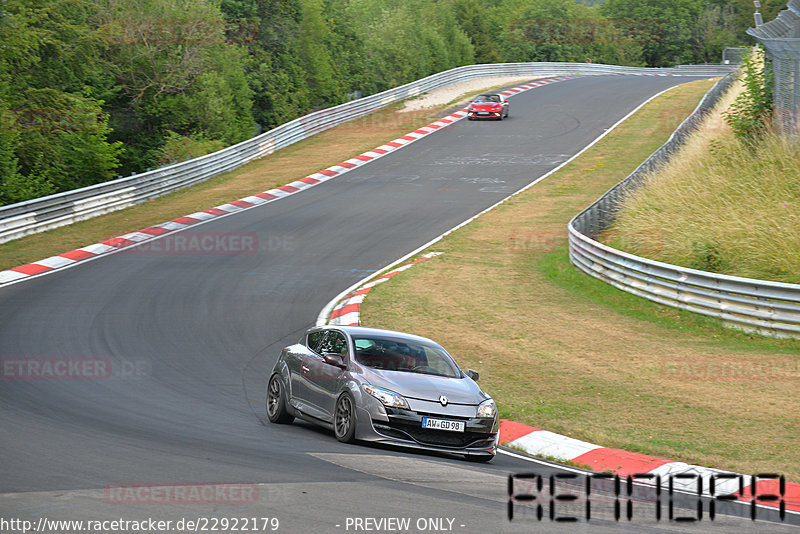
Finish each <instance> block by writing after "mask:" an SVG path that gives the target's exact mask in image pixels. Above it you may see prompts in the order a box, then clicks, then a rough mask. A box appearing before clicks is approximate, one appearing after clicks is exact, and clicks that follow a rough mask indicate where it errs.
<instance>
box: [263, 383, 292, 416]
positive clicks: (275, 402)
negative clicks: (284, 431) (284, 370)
mask: <svg viewBox="0 0 800 534" xmlns="http://www.w3.org/2000/svg"><path fill="white" fill-rule="evenodd" d="M267 417H268V418H269V420H270V422H272V423H282V424H287V423H291V422H292V421H294V416H293V415H292V414H290V413H289V411H288V410H287V409H286V393H285V391H284V388H283V382H281V378H280V376H279V375H277V374H275V375H272V378H270V379H269V385H267Z"/></svg>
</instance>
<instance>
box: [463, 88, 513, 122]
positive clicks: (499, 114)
mask: <svg viewBox="0 0 800 534" xmlns="http://www.w3.org/2000/svg"><path fill="white" fill-rule="evenodd" d="M504 117H508V100H506V99H505V98H503V95H498V94H486V95H478V96H476V97H475V99H474V100H471V101H470V103H469V106H467V118H468V119H469V120H474V119H497V120H499V121H501V120H503V118H504Z"/></svg>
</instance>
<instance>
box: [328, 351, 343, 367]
mask: <svg viewBox="0 0 800 534" xmlns="http://www.w3.org/2000/svg"><path fill="white" fill-rule="evenodd" d="M322 359H323V360H325V363H327V364H328V365H333V366H334V367H338V368H339V369H347V366H346V365H345V364H344V360H342V355H341V354H339V353H337V352H324V353H323V354H322Z"/></svg>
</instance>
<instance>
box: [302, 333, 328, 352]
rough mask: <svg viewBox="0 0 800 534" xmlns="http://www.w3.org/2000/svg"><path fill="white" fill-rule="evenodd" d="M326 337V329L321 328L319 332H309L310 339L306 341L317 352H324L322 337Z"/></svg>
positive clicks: (307, 345)
mask: <svg viewBox="0 0 800 534" xmlns="http://www.w3.org/2000/svg"><path fill="white" fill-rule="evenodd" d="M324 337H325V330H319V331H317V332H312V333H310V334H308V340H307V341H306V347H308V348H309V349H311V350H313V351H314V352H316V353H319V354H322V350H321V349H320V344H321V343H322V339H323V338H324Z"/></svg>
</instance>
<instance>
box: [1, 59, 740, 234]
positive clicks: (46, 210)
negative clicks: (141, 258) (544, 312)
mask: <svg viewBox="0 0 800 534" xmlns="http://www.w3.org/2000/svg"><path fill="white" fill-rule="evenodd" d="M730 71H731V66H729V65H686V66H679V67H674V68H668V69H649V68H637V67H618V66H613V65H600V64H586V63H500V64H488V65H469V66H465V67H458V68H455V69H451V70H448V71H445V72H440V73H438V74H434V75H431V76H428V77H427V78H423V79H421V80H417V81H415V82H411V83H408V84H406V85H402V86H400V87H396V88H394V89H390V90H388V91H384V92H382V93H378V94H375V95H371V96H367V97H364V98H360V99H358V100H353V101H350V102H347V103H345V104H341V105H339V106H335V107H332V108H328V109H324V110H320V111H315V112H313V113H310V114H308V115H305V116H303V117H300V118H298V119H295V120H293V121H290V122H287V123H286V124H283V125H281V126H278V127H277V128H275V129H273V130H270V131H268V132H265V133H263V134H261V135H258V136H256V137H254V138H252V139H248V140H247V141H243V142H241V143H239V144H236V145H233V146H230V147H228V148H225V149H223V150H220V151H218V152H214V153H212V154H208V155H206V156H202V157H198V158H194V159H192V160H188V161H185V162H182V163H176V164H174V165H170V166H168V167H163V168H160V169H156V170H154V171H149V172H146V173H142V174H138V175H133V176H129V177H127V178H120V179H117V180H112V181H109V182H104V183H101V184H96V185H92V186H89V187H84V188H81V189H76V190H73V191H67V192H64V193H59V194H55V195H50V196H46V197H42V198H38V199H34V200H29V201H27V202H20V203H18V204H11V205H8V206H2V207H0V243H4V242H6V241H10V240H12V239H16V238H18V237H22V236H25V235H28V234H32V233H36V232H42V231H44V230H49V229H51V228H57V227H59V226H64V225H67V224H70V223H72V222H75V221H80V220H84V219H89V218H92V217H95V216H97V215H102V214H103V213H108V212H111V211H115V210H119V209H123V208H126V207H128V206H131V205H134V204H137V203H140V202H144V201H146V200H149V199H151V198H155V197H158V196H161V195H164V194H166V193H169V192H171V191H175V190H177V189H181V188H184V187H187V186H190V185H193V184H196V183H198V182H202V181H204V180H207V179H209V178H211V177H213V176H216V175H218V174H220V173H223V172H227V171H230V170H233V169H235V168H237V167H239V166H241V165H243V164H245V163H248V162H250V161H252V160H254V159H258V158H261V157H264V156H266V155H269V154H271V153H273V152H274V151H275V150H279V149H281V148H284V147H286V146H289V145H291V144H292V143H296V142H297V141H301V140H303V139H305V138H307V137H310V136H312V135H314V134H316V133H319V132H322V131H324V130H327V129H328V128H332V127H334V126H337V125H339V124H342V123H345V122H347V121H349V120H351V119H353V118H356V117H361V116H363V115H366V114H368V113H372V112H373V111H376V110H378V109H381V108H383V107H386V106H388V105H389V104H391V103H392V102H396V101H398V100H403V99H405V98H409V97H413V96H416V95H419V94H422V93H426V92H428V91H431V90H433V89H436V88H439V87H443V86H446V85H450V84H453V83H456V82H461V81H466V80H472V79H476V78H483V77H488V76H528V75H530V76H551V75H560V74H576V75H598V74H639V75H642V74H643V75H662V76H664V75H668V76H676V75H678V76H679V75H688V76H691V75H696V76H719V75H724V74H727V73H729V72H730Z"/></svg>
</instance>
